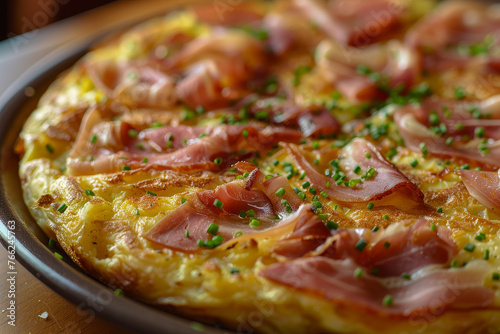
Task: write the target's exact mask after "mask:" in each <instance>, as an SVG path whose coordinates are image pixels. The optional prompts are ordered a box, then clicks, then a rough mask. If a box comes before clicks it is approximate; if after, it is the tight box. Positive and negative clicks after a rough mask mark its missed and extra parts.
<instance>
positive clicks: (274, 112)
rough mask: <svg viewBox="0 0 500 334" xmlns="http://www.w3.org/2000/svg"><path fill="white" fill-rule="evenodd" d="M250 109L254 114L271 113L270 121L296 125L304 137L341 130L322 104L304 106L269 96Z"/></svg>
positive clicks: (328, 134) (324, 134)
mask: <svg viewBox="0 0 500 334" xmlns="http://www.w3.org/2000/svg"><path fill="white" fill-rule="evenodd" d="M251 98H252V99H254V98H256V97H255V96H252V97H251ZM249 111H250V112H251V113H252V114H253V115H256V114H258V113H260V112H266V113H268V114H270V115H269V117H270V121H271V122H272V123H274V124H284V125H286V126H296V127H298V128H299V129H300V131H301V132H302V134H303V135H304V137H318V136H331V135H334V134H336V133H338V132H339V131H340V124H339V122H338V121H337V119H336V118H335V117H334V116H333V115H332V114H331V113H330V112H329V111H328V110H327V109H325V108H324V107H320V106H307V107H303V106H299V105H297V104H295V103H293V102H290V101H282V100H279V99H275V98H269V99H261V100H258V101H256V102H255V103H253V104H252V105H251V106H250V107H249Z"/></svg>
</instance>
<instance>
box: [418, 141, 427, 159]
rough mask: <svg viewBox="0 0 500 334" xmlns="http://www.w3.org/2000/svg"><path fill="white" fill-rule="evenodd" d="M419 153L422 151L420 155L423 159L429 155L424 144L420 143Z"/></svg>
mask: <svg viewBox="0 0 500 334" xmlns="http://www.w3.org/2000/svg"><path fill="white" fill-rule="evenodd" d="M420 151H422V155H423V157H424V158H425V157H426V156H427V154H429V150H428V149H427V145H425V144H424V143H420Z"/></svg>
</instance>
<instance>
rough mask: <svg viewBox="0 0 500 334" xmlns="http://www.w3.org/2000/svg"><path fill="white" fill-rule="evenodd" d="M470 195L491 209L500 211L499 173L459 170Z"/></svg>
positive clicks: (458, 172)
mask: <svg viewBox="0 0 500 334" xmlns="http://www.w3.org/2000/svg"><path fill="white" fill-rule="evenodd" d="M456 173H457V174H458V175H460V178H461V179H462V182H463V183H464V185H465V187H466V188H467V190H468V191H469V193H470V194H471V195H472V197H474V198H475V199H477V200H478V201H479V202H480V203H481V204H483V205H484V206H486V207H487V208H489V209H493V210H495V211H500V176H499V175H498V173H497V172H485V171H477V170H465V169H461V170H457V171H456Z"/></svg>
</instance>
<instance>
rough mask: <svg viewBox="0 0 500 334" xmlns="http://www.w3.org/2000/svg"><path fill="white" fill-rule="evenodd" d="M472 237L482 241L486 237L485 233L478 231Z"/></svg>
mask: <svg viewBox="0 0 500 334" xmlns="http://www.w3.org/2000/svg"><path fill="white" fill-rule="evenodd" d="M474 239H476V240H477V241H483V240H485V239H486V234H484V233H482V232H480V233H479V234H478V235H476V237H475V238H474Z"/></svg>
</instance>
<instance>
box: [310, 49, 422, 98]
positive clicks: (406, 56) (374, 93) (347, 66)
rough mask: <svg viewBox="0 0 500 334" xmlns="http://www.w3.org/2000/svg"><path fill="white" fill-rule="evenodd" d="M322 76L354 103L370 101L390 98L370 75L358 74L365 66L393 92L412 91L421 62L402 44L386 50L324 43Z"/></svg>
mask: <svg viewBox="0 0 500 334" xmlns="http://www.w3.org/2000/svg"><path fill="white" fill-rule="evenodd" d="M315 60H316V63H317V65H318V69H317V71H318V74H319V75H320V76H322V77H324V79H325V80H327V81H328V82H331V83H332V84H334V85H335V87H336V88H337V89H338V90H339V91H340V92H341V93H342V94H343V95H344V96H345V97H346V98H347V99H349V100H350V101H352V102H358V101H368V100H373V99H380V98H383V97H385V96H386V92H384V91H383V90H381V88H380V84H381V83H380V82H376V81H374V80H372V78H371V77H370V76H369V75H367V73H358V71H357V69H358V67H359V66H365V67H366V68H368V69H369V70H370V71H375V72H377V73H379V74H380V75H382V76H383V77H386V78H387V81H388V82H386V83H384V84H385V85H389V88H396V87H402V88H403V89H408V88H410V87H411V86H412V85H413V84H415V83H416V82H418V80H419V77H420V61H419V58H418V55H417V53H416V52H414V51H413V50H411V49H410V48H408V47H406V46H405V45H403V44H401V43H400V42H398V41H390V42H388V43H387V44H386V45H384V46H380V45H373V46H368V47H366V48H363V49H356V48H353V47H348V46H343V45H341V44H340V43H338V42H335V41H323V42H321V43H320V44H319V45H318V47H317V49H316V53H315Z"/></svg>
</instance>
